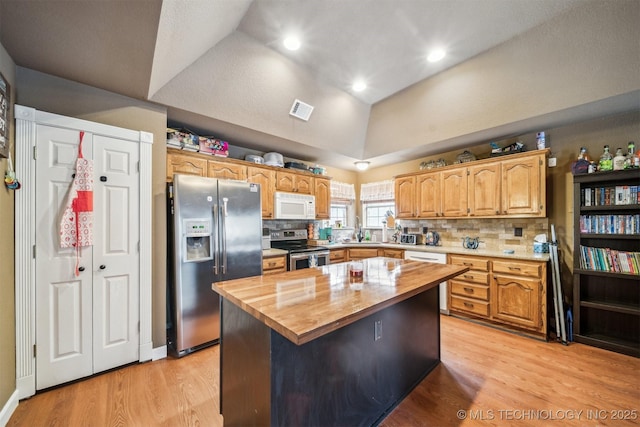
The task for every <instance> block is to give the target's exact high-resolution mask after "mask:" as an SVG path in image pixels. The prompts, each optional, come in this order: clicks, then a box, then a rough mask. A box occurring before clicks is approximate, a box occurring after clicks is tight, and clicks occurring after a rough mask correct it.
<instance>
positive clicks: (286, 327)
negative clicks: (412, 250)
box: [212, 257, 467, 426]
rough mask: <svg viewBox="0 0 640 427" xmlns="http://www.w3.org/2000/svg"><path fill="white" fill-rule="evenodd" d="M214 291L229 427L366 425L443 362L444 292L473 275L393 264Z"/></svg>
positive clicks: (369, 262)
mask: <svg viewBox="0 0 640 427" xmlns="http://www.w3.org/2000/svg"><path fill="white" fill-rule="evenodd" d="M362 264H363V274H362V276H360V277H355V276H352V275H351V274H350V267H351V265H352V263H349V262H347V263H341V264H332V265H329V266H324V267H318V268H309V269H303V270H296V271H290V272H286V273H280V274H275V275H270V276H256V277H249V278H245V279H237V280H231V281H225V282H217V283H214V284H213V286H212V288H213V290H215V291H216V292H218V293H219V294H220V295H221V297H222V298H221V311H222V319H221V339H220V346H221V348H220V382H221V385H220V400H221V402H220V408H221V413H222V416H223V419H224V424H225V426H248V425H252V426H258V425H259V426H263V425H271V426H293V425H308V426H313V425H316V426H325V425H349V426H356V425H362V426H368V425H375V424H377V423H378V422H380V421H381V420H382V419H383V418H384V417H385V416H386V415H387V414H388V413H389V411H390V410H391V409H393V408H394V407H395V406H396V405H397V404H398V403H399V402H400V401H401V400H402V399H403V398H404V397H405V396H406V395H407V394H408V393H409V392H410V391H411V390H412V389H413V387H415V386H416V385H417V384H418V383H419V382H420V381H421V380H422V379H423V378H424V377H425V376H426V375H427V374H428V373H429V372H430V371H431V370H432V369H433V368H434V367H435V366H437V364H438V363H439V362H440V318H439V307H438V284H439V283H440V282H442V281H443V280H448V279H450V278H452V277H455V276H457V275H458V274H461V273H464V272H465V271H466V270H467V268H465V267H460V266H452V265H446V264H432V263H422V262H415V261H408V260H399V259H392V258H381V257H379V258H370V259H366V260H363V261H362Z"/></svg>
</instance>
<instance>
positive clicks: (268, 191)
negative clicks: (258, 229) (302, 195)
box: [247, 166, 276, 219]
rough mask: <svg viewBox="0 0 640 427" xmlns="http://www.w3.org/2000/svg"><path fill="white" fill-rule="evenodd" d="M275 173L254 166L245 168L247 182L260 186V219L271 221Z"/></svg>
mask: <svg viewBox="0 0 640 427" xmlns="http://www.w3.org/2000/svg"><path fill="white" fill-rule="evenodd" d="M275 180H276V172H275V171H273V170H271V169H267V168H261V167H256V166H249V167H247V181H249V182H254V183H256V184H260V193H261V196H262V218H264V219H273V193H274V185H275V184H274V183H275Z"/></svg>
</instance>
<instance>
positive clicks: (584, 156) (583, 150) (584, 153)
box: [578, 147, 589, 162]
mask: <svg viewBox="0 0 640 427" xmlns="http://www.w3.org/2000/svg"><path fill="white" fill-rule="evenodd" d="M578 160H586V161H587V162H588V161H589V155H588V154H587V148H586V147H580V154H578Z"/></svg>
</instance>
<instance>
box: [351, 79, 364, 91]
mask: <svg viewBox="0 0 640 427" xmlns="http://www.w3.org/2000/svg"><path fill="white" fill-rule="evenodd" d="M366 88H367V84H366V83H365V82H363V81H362V80H358V81H357V82H355V83H354V84H353V86H351V89H353V91H354V92H362V91H363V90H365V89H366Z"/></svg>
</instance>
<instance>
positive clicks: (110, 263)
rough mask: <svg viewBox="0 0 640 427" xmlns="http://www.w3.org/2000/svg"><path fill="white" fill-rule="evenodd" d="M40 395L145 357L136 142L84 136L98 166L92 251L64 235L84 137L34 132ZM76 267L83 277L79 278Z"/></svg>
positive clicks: (87, 153) (52, 130)
mask: <svg viewBox="0 0 640 427" xmlns="http://www.w3.org/2000/svg"><path fill="white" fill-rule="evenodd" d="M36 133H37V136H36V153H37V155H36V173H35V175H36V191H35V199H36V200H35V205H36V236H35V239H36V245H35V261H36V262H35V264H36V269H35V270H36V271H35V275H36V277H35V283H36V290H35V297H36V322H35V323H36V346H37V352H36V389H43V388H47V387H51V386H54V385H57V384H61V383H64V382H67V381H72V380H75V379H78V378H82V377H85V376H88V375H92V374H94V373H97V372H101V371H104V370H107V369H111V368H114V367H117V366H121V365H124V364H127V363H131V362H135V361H137V360H138V358H139V355H138V353H139V342H140V338H139V330H138V327H139V300H138V298H139V275H140V271H139V269H140V268H139V265H140V264H139V262H140V261H139V256H140V255H139V249H138V242H139V196H140V195H139V184H138V183H139V177H138V174H139V171H138V160H139V159H138V156H139V154H138V149H137V147H136V146H135V144H131V143H130V142H128V141H123V140H119V139H117V138H113V137H107V136H102V135H94V134H91V133H88V132H86V133H85V135H84V139H83V150H82V151H83V155H84V157H86V158H88V159H93V160H94V197H93V199H94V222H93V224H94V226H93V246H88V247H83V248H81V249H80V251H79V253H78V254H77V253H76V251H75V249H66V248H65V249H61V248H60V243H59V237H58V226H59V224H60V216H61V215H62V213H63V212H64V207H65V205H66V200H67V197H68V196H69V190H70V188H71V181H72V174H73V173H74V172H75V160H76V158H77V155H78V143H79V131H77V130H75V129H74V130H71V129H64V128H60V127H53V126H46V125H37V128H36ZM76 262H78V265H79V267H80V268H79V269H80V272H79V275H78V276H76V275H75V274H74V272H75V267H76Z"/></svg>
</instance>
